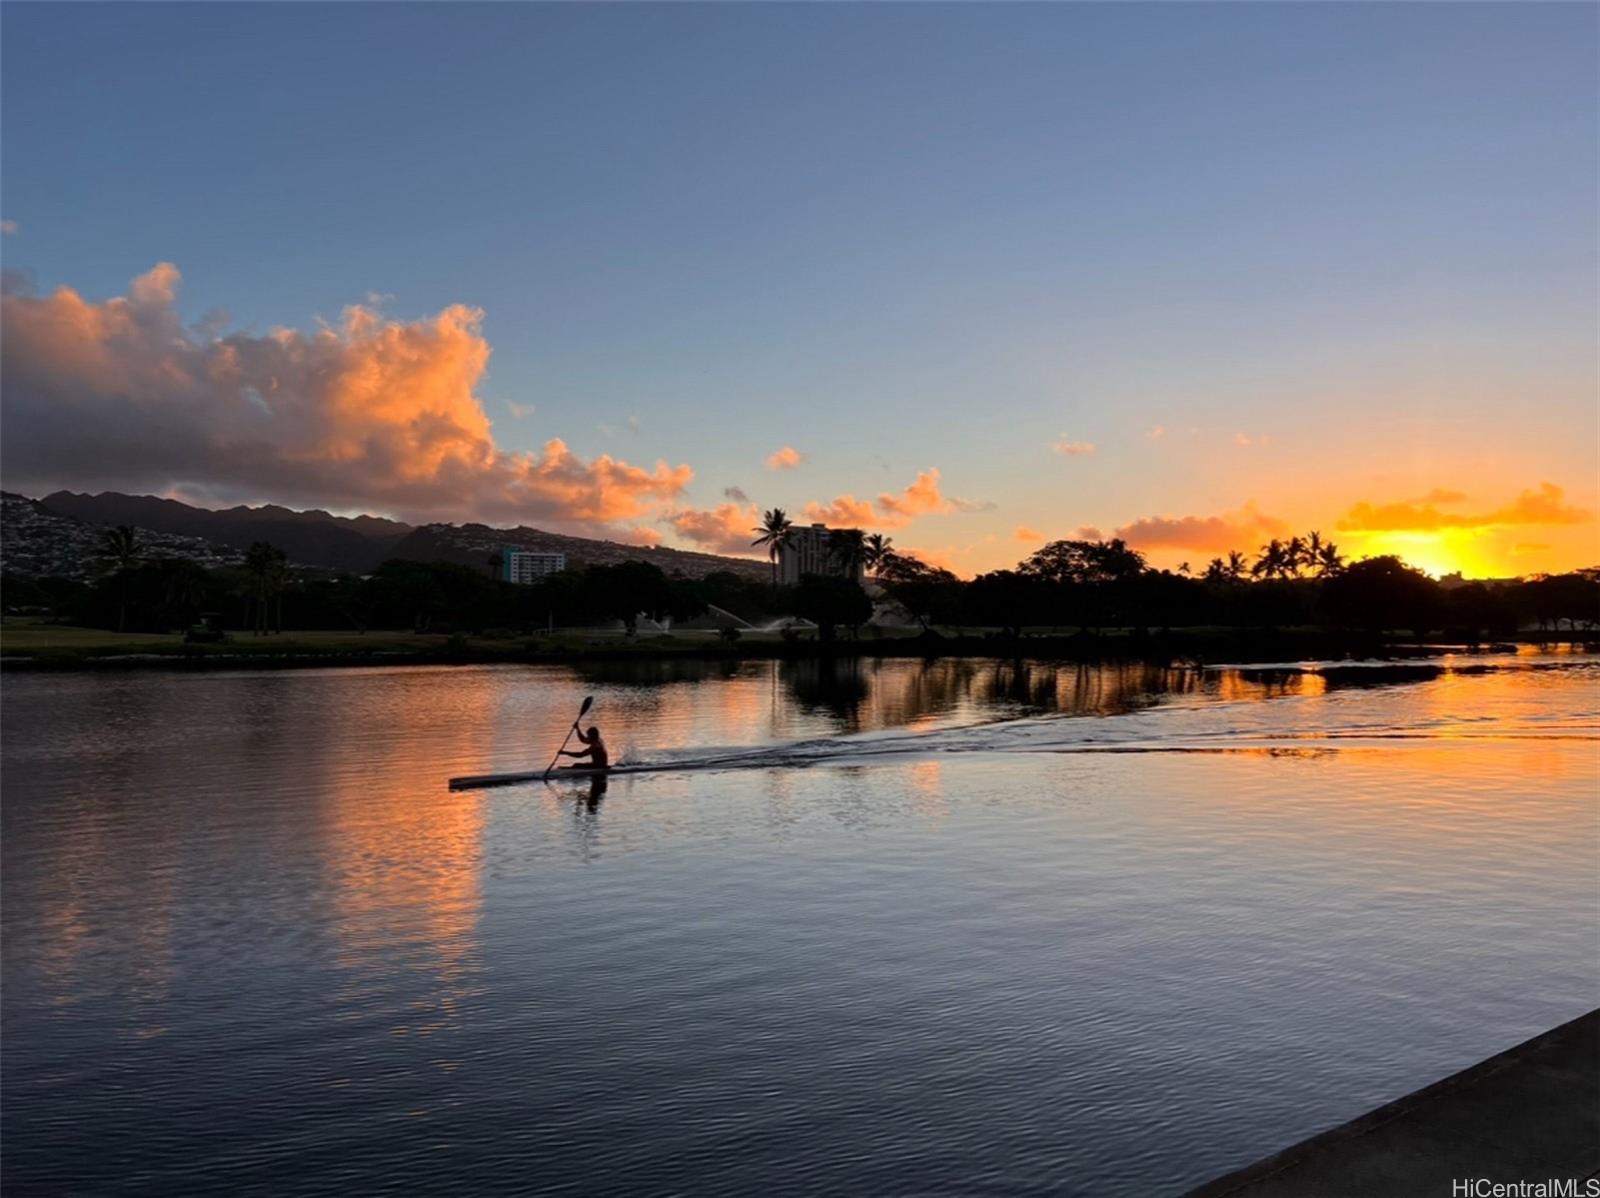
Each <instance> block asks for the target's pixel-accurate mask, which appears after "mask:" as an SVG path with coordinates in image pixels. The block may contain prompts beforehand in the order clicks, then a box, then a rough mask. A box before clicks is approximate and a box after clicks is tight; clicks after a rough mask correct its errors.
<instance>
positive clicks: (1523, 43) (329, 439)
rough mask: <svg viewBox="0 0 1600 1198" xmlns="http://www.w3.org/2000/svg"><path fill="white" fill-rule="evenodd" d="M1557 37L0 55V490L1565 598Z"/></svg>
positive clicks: (191, 27)
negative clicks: (1320, 570)
mask: <svg viewBox="0 0 1600 1198" xmlns="http://www.w3.org/2000/svg"><path fill="white" fill-rule="evenodd" d="M1597 22H1600V9H1597V8H1596V7H1595V6H1593V5H1589V4H1570V5H1561V4H1540V5H1527V4H1506V5H1497V4H1474V5H1465V6H1457V5H1453V4H1426V5H1383V6H1369V5H1360V6H1356V5H1327V6H1323V5H1275V6H1258V5H1225V6H1224V5H1214V6H1213V5H1189V6H1168V5H1141V6H1125V5H1095V6H1076V5H1054V6H1043V5H1015V6H1013V5H967V6H921V5H904V6H902V5H875V6H834V5H818V6H748V7H745V6H730V5H708V6H688V5H665V6H658V7H635V6H630V5H606V6H595V7H588V6H582V7H580V6H568V5H545V6H512V5H491V6H477V5H469V4H458V5H427V6H425V5H385V6H369V5H341V6H323V5H264V6H256V5H217V6H199V5H183V6H171V7H169V6H164V5H129V6H116V7H103V6H99V5H22V4H13V5H8V6H6V9H5V14H4V29H3V33H4V37H3V63H0V66H3V79H0V87H3V96H0V99H3V110H0V111H3V116H0V121H3V127H0V218H3V220H4V225H3V226H0V227H3V230H4V236H3V237H0V253H3V257H4V265H5V268H6V295H5V300H4V343H3V361H0V369H3V372H4V373H3V429H0V433H3V441H0V464H3V470H4V485H5V486H6V488H7V489H8V490H13V491H22V492H23V493H25V494H32V495H39V494H43V493H44V492H46V491H48V490H54V489H56V488H58V487H70V488H73V489H77V490H83V489H90V490H103V489H116V490H124V491H131V492H151V493H162V494H171V495H175V496H178V497H180V498H185V499H188V500H190V501H192V502H197V503H201V504H205V505H208V506H222V505H226V504H231V503H236V502H260V501H275V502H280V503H285V504H289V505H291V506H298V507H313V506H315V507H325V508H330V509H333V510H336V511H341V512H357V511H371V512H377V513H383V514H390V515H395V516H399V517H402V518H407V519H412V520H430V519H442V520H467V519H479V520H484V521H487V522H490V523H505V524H515V523H527V524H532V525H535V526H540V527H547V528H552V529H557V530H560V531H568V532H577V533H582V534H585V535H604V536H611V537H615V538H618V539H627V540H636V541H641V542H648V541H653V540H656V539H660V540H661V541H662V543H665V544H671V545H680V546H685V547H692V548H711V549H716V550H718V551H727V550H742V551H743V552H749V553H754V552H756V551H755V550H751V549H749V547H748V542H749V540H750V534H749V532H748V528H749V526H750V525H751V524H753V523H754V522H755V520H756V518H757V515H758V512H757V509H758V508H762V507H770V506H773V505H781V506H783V507H785V508H787V509H789V510H790V512H791V513H793V514H795V515H796V516H797V517H800V516H803V517H805V518H816V519H827V520H831V521H835V522H843V523H851V524H855V523H860V524H863V525H865V526H867V527H869V528H871V529H874V530H879V531H884V532H887V533H889V534H890V535H891V536H893V537H894V539H895V542H896V544H897V545H899V546H902V547H905V548H911V549H915V550H918V551H920V552H922V553H924V554H925V555H927V556H928V557H929V558H930V559H931V560H936V561H939V562H941V563H943V564H949V565H951V566H952V568H955V569H957V570H958V571H959V572H960V573H963V574H970V573H972V572H974V571H979V570H985V569H992V568H996V567H999V566H1008V565H1011V564H1013V563H1014V562H1016V561H1017V559H1018V558H1019V557H1022V556H1025V555H1026V554H1027V553H1028V552H1029V551H1031V550H1032V549H1033V548H1035V547H1036V546H1037V545H1038V544H1039V543H1040V542H1041V541H1042V540H1045V539H1053V538H1057V537H1064V536H1074V535H1084V536H1099V535H1106V536H1110V535H1119V536H1123V537H1126V538H1127V539H1128V540H1129V541H1130V542H1131V543H1133V544H1134V545H1135V546H1137V547H1139V548H1141V549H1143V550H1145V551H1146V552H1147V553H1149V555H1150V556H1151V558H1152V560H1154V561H1155V562H1157V563H1158V564H1163V565H1174V564H1176V563H1178V562H1180V561H1189V562H1192V563H1193V564H1194V565H1196V566H1197V567H1198V566H1203V564H1204V562H1205V561H1206V559H1208V558H1209V557H1211V556H1213V555H1215V554H1218V553H1221V552H1224V551H1225V550H1227V549H1228V548H1240V549H1245V550H1250V551H1253V550H1254V549H1255V548H1256V547H1257V546H1259V545H1260V544H1261V543H1262V542H1264V541H1265V540H1266V539H1267V538H1269V537H1271V536H1275V535H1287V534H1288V533H1290V532H1300V531H1305V530H1306V529H1309V528H1317V529H1319V530H1321V531H1322V532H1323V533H1324V535H1325V536H1330V537H1332V538H1333V539H1334V540H1336V541H1338V542H1339V543H1340V545H1341V546H1342V547H1343V548H1344V549H1345V550H1346V551H1347V552H1348V553H1349V554H1350V555H1351V556H1355V557H1359V556H1362V555H1364V554H1369V553H1379V552H1399V553H1401V554H1402V555H1403V556H1405V557H1407V558H1408V559H1409V560H1411V561H1413V562H1415V563H1416V564H1418V565H1421V566H1423V567H1425V568H1427V569H1429V570H1431V571H1433V572H1435V573H1439V572H1444V571H1448V570H1453V569H1463V570H1465V572H1466V573H1468V574H1469V575H1507V574H1524V573H1529V572H1533V571H1541V570H1560V569H1569V568H1573V567H1578V566H1587V565H1594V564H1600V525H1597V523H1596V520H1595V513H1596V512H1597V511H1600V418H1597V405H1596V390H1597V376H1596V360H1597V351H1600V345H1597V333H1596V324H1597V318H1600V304H1597V292H1596V286H1597V284H1596V279H1597V269H1600V255H1597V215H1596V213H1597V203H1600V196H1597V189H1596V178H1597V165H1600V164H1597V153H1596V145H1597V121H1596V113H1597V102H1600V94H1597V83H1596V67H1595V57H1594V53H1595V45H1596V38H1597V33H1600V28H1597Z"/></svg>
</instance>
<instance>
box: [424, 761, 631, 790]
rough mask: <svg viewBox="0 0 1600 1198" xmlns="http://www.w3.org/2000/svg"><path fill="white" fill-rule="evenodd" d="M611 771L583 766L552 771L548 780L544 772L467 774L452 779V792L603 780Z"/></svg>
mask: <svg viewBox="0 0 1600 1198" xmlns="http://www.w3.org/2000/svg"><path fill="white" fill-rule="evenodd" d="M610 773H611V771H610V770H596V769H586V768H584V767H582V766H577V767H566V768H563V769H558V770H551V771H550V773H549V775H548V778H547V776H546V774H545V772H544V771H543V770H531V771H528V772H526V773H520V774H466V775H463V776H462V777H460V778H451V779H450V789H451V790H487V789H488V788H490V787H492V786H520V785H522V784H523V783H525V782H542V781H546V780H548V781H551V782H554V781H556V780H557V779H559V778H603V777H605V776H606V775H608V774H610Z"/></svg>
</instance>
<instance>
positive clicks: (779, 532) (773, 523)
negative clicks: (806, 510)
mask: <svg viewBox="0 0 1600 1198" xmlns="http://www.w3.org/2000/svg"><path fill="white" fill-rule="evenodd" d="M751 531H753V532H758V533H760V534H761V535H760V536H758V537H757V538H756V539H755V540H753V541H751V542H750V544H751V545H765V546H766V547H767V556H768V557H769V558H771V559H772V586H773V589H774V590H776V589H777V586H778V558H779V557H781V556H782V555H783V549H784V546H786V545H787V544H788V543H789V538H790V537H791V536H793V535H794V521H793V520H791V519H789V514H788V513H787V512H785V511H784V510H783V509H782V508H781V507H775V508H773V509H772V510H771V511H767V512H762V513H761V523H760V524H759V525H757V526H756V527H755V528H754V529H752V530H751Z"/></svg>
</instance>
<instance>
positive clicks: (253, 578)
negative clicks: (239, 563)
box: [244, 541, 289, 636]
mask: <svg viewBox="0 0 1600 1198" xmlns="http://www.w3.org/2000/svg"><path fill="white" fill-rule="evenodd" d="M244 568H245V573H246V574H247V575H248V576H249V579H250V593H251V594H252V596H254V598H255V600H256V604H257V606H256V627H255V631H256V633H257V635H259V636H266V635H267V631H268V625H269V623H270V621H269V620H268V614H269V611H270V608H269V606H268V604H269V601H270V600H271V599H272V598H274V597H276V598H277V600H278V610H277V616H278V620H277V623H278V628H279V630H280V631H281V630H282V628H283V588H284V584H285V583H287V582H288V579H289V558H288V555H287V554H286V553H284V551H283V550H281V549H279V548H278V547H277V546H276V545H274V544H272V543H271V542H270V541H256V542H254V543H253V544H252V545H251V546H250V551H249V552H248V553H246V554H245V557H244Z"/></svg>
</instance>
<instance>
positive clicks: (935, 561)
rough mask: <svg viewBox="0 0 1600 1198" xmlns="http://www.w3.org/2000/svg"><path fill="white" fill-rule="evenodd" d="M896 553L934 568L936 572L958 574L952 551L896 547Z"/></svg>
mask: <svg viewBox="0 0 1600 1198" xmlns="http://www.w3.org/2000/svg"><path fill="white" fill-rule="evenodd" d="M895 552H896V553H899V554H902V555H904V556H906V557H914V558H916V559H917V560H918V561H919V562H922V563H923V564H924V565H927V566H932V567H933V568H934V569H936V570H949V571H950V573H952V574H954V573H956V563H955V559H954V558H953V557H952V556H951V553H952V551H951V550H948V549H912V548H910V547H909V546H908V547H906V548H901V547H899V546H896V547H895Z"/></svg>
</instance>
